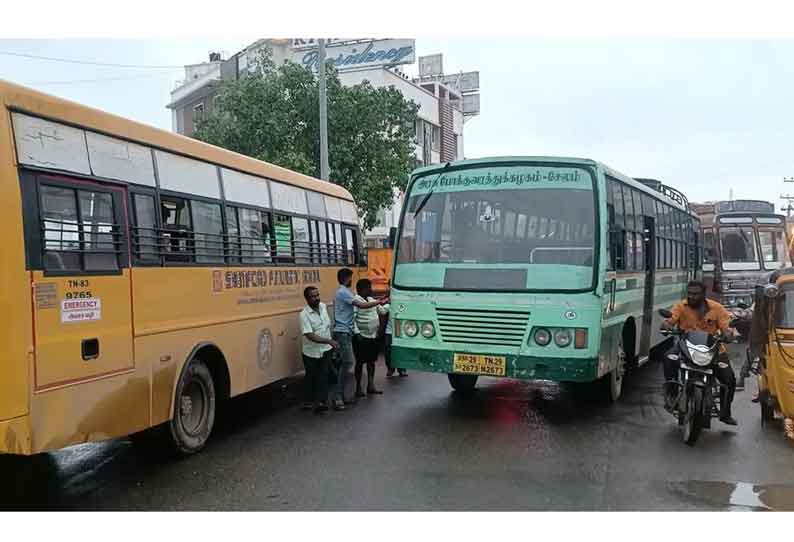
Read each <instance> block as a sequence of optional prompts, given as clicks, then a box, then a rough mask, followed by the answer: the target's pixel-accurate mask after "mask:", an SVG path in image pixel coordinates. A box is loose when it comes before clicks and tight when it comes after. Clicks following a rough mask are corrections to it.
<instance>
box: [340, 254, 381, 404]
mask: <svg viewBox="0 0 794 542" xmlns="http://www.w3.org/2000/svg"><path fill="white" fill-rule="evenodd" d="M336 280H337V282H339V288H338V289H337V290H336V295H335V296H334V340H335V341H336V342H338V343H339V357H340V360H341V366H340V367H339V377H338V378H337V379H336V389H335V390H334V395H335V398H334V410H344V409H345V403H347V404H351V403H353V402H355V401H354V400H353V399H352V398H351V399H349V400H345V390H346V388H347V382H348V380H349V379H350V377H351V376H352V374H353V367H354V366H355V364H356V359H355V356H354V355H353V332H354V329H355V325H354V319H355V307H358V308H359V309H371V308H372V307H377V306H378V305H385V304H386V303H388V302H389V300H388V298H386V299H381V300H380V301H370V302H365V303H362V302H361V301H360V300H356V298H355V295H353V292H352V291H351V290H350V287H351V286H352V285H353V270H352V269H349V268H347V267H345V268H343V269H340V270H339V272H338V273H337V274H336Z"/></svg>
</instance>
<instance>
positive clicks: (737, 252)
mask: <svg viewBox="0 0 794 542" xmlns="http://www.w3.org/2000/svg"><path fill="white" fill-rule="evenodd" d="M720 255H721V260H722V267H723V269H725V270H727V271H730V270H740V269H741V270H755V269H758V268H759V264H758V254H757V253H756V249H755V234H754V232H753V228H752V227H751V226H731V227H726V226H722V227H721V228H720Z"/></svg>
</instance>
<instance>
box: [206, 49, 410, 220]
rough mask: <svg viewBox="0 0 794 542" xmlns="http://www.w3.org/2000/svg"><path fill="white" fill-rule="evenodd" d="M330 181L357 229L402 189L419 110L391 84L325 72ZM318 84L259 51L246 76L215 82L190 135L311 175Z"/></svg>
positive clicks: (316, 147) (316, 148)
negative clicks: (348, 204)
mask: <svg viewBox="0 0 794 542" xmlns="http://www.w3.org/2000/svg"><path fill="white" fill-rule="evenodd" d="M326 73H327V77H326V88H327V96H328V154H329V166H330V177H331V178H330V181H331V182H334V183H336V184H338V185H340V186H343V187H345V188H346V189H348V190H349V191H350V192H351V193H352V194H353V196H354V197H355V198H356V203H357V204H358V207H359V210H360V211H361V214H362V216H363V221H364V227H365V228H371V227H373V226H374V225H375V222H376V213H377V211H378V210H379V209H382V208H384V207H388V206H390V205H391V202H392V194H393V190H394V189H395V188H399V189H405V187H406V184H407V181H408V174H409V173H410V171H411V170H412V169H413V167H414V165H415V158H414V124H415V121H416V113H417V111H418V109H419V107H418V106H417V105H416V103H415V102H413V101H409V100H406V99H405V98H404V97H403V95H402V94H401V93H400V92H399V91H398V90H397V89H395V88H393V87H389V88H374V87H373V86H372V85H370V84H369V83H368V82H366V81H365V82H363V83H361V84H359V85H356V86H352V87H344V86H342V85H341V83H340V82H339V77H338V76H337V73H336V70H335V69H334V68H333V67H332V66H331V65H328V66H327V69H326ZM318 97H319V86H318V82H317V79H316V78H315V77H314V75H313V73H312V72H311V71H310V70H309V69H307V68H304V67H303V66H300V65H298V64H295V63H291V62H289V63H286V64H283V65H281V66H275V65H274V64H273V62H272V61H271V60H270V56H269V54H267V53H266V54H263V55H262V56H260V58H259V61H258V62H257V64H256V67H255V69H254V70H253V71H252V72H251V73H250V75H248V76H246V77H242V78H240V79H238V80H236V81H228V82H224V83H223V84H222V85H221V88H220V91H219V95H218V101H217V107H216V109H215V111H213V113H212V114H210V115H207V116H205V117H204V118H203V119H201V120H199V122H198V123H197V126H196V130H195V133H194V137H195V138H197V139H200V140H202V141H205V142H207V143H211V144H213V145H217V146H219V147H224V148H226V149H230V150H233V151H235V152H239V153H241V154H245V155H248V156H251V157H253V158H257V159H259V160H264V161H266V162H270V163H272V164H276V165H279V166H282V167H286V168H289V169H292V170H295V171H299V172H301V173H304V174H307V175H313V176H319V163H320V159H319V158H320V141H319V133H320V132H319V126H320V119H319V105H318V104H319V102H318Z"/></svg>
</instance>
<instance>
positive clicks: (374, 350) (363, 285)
mask: <svg viewBox="0 0 794 542" xmlns="http://www.w3.org/2000/svg"><path fill="white" fill-rule="evenodd" d="M356 294H357V295H356V297H355V301H357V302H359V303H369V302H371V301H375V298H373V297H372V295H373V294H372V281H371V280H369V279H359V281H358V282H357V283H356ZM354 312H355V319H354V321H353V327H354V335H355V337H354V338H353V346H354V347H355V348H354V349H353V351H354V353H355V355H356V397H366V396H367V395H380V394H382V393H383V392H382V391H381V390H379V389H377V388H376V387H375V362H377V361H378V354H379V353H380V342H379V341H378V331H379V329H380V316H381V315H385V314H386V308H385V305H378V306H376V307H373V308H371V309H359V308H356V309H355V311H354ZM365 365H366V367H367V392H366V393H364V388H363V387H362V386H361V379H362V377H363V376H364V366H365Z"/></svg>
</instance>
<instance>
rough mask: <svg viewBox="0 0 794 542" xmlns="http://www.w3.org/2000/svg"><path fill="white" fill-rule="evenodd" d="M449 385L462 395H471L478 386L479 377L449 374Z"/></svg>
mask: <svg viewBox="0 0 794 542" xmlns="http://www.w3.org/2000/svg"><path fill="white" fill-rule="evenodd" d="M447 376H448V377H449V384H450V386H452V389H453V390H455V391H457V392H460V393H471V392H473V391H474V386H475V385H476V384H477V375H460V374H455V373H449V374H448V375H447Z"/></svg>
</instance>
